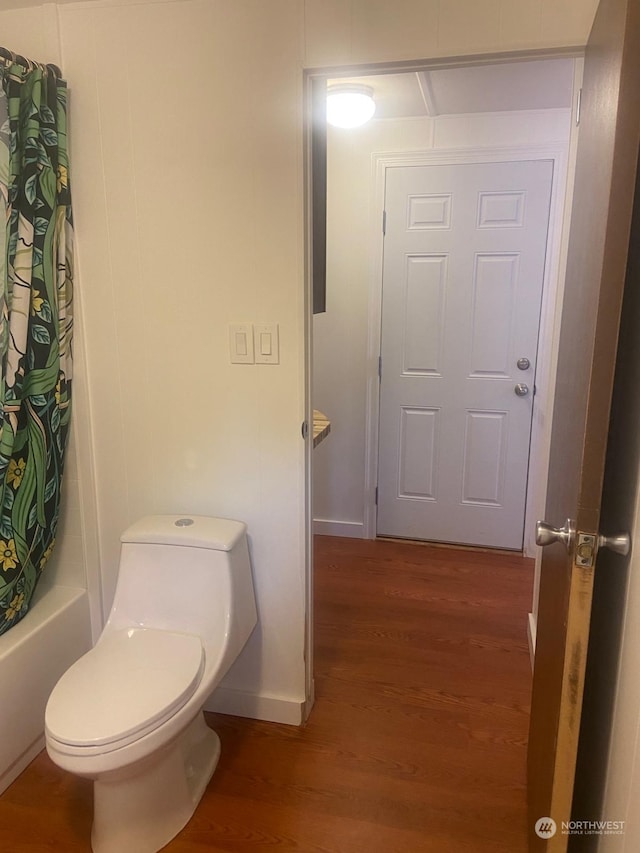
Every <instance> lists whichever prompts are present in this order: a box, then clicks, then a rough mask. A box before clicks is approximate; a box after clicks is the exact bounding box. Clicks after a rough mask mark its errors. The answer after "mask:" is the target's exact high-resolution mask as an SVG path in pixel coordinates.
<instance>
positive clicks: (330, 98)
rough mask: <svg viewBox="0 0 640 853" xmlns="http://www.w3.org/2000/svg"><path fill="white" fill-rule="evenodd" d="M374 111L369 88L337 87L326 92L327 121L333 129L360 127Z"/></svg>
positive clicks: (371, 93)
mask: <svg viewBox="0 0 640 853" xmlns="http://www.w3.org/2000/svg"><path fill="white" fill-rule="evenodd" d="M375 111H376V105H375V101H374V100H373V89H372V88H371V87H370V86H352V85H347V84H344V85H338V86H330V87H329V89H328V90H327V121H328V122H329V124H331V125H333V126H334V127H360V125H361V124H365V123H366V122H368V121H369V119H370V118H372V117H373V114H374V113H375Z"/></svg>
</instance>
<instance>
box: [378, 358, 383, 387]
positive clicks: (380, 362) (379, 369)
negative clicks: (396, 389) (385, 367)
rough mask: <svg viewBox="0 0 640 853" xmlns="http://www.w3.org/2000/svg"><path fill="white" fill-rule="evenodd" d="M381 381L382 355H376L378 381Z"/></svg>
mask: <svg viewBox="0 0 640 853" xmlns="http://www.w3.org/2000/svg"><path fill="white" fill-rule="evenodd" d="M381 381H382V356H381V355H379V356H378V382H381Z"/></svg>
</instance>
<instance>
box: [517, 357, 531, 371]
mask: <svg viewBox="0 0 640 853" xmlns="http://www.w3.org/2000/svg"><path fill="white" fill-rule="evenodd" d="M516 364H517V366H518V370H529V368H530V367H531V362H530V361H529V359H528V358H519V359H518V360H517V361H516Z"/></svg>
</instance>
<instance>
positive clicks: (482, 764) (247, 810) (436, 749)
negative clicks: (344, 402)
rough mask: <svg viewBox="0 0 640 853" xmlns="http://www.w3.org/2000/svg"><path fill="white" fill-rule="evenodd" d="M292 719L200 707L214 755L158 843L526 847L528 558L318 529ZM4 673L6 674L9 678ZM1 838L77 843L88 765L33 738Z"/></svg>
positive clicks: (76, 848) (285, 847)
mask: <svg viewBox="0 0 640 853" xmlns="http://www.w3.org/2000/svg"><path fill="white" fill-rule="evenodd" d="M315 547H316V567H315V572H316V613H315V620H316V650H315V672H316V704H315V707H314V710H313V711H312V714H311V717H310V719H309V721H308V723H307V724H306V725H305V726H304V727H302V728H299V729H297V728H293V727H289V726H282V725H275V724H272V723H262V722H256V721H252V720H245V719H240V718H233V717H224V716H221V715H215V714H209V715H208V720H209V722H210V723H211V725H212V726H213V727H214V728H215V729H216V730H217V731H218V733H219V734H220V737H221V740H222V757H221V759H220V765H219V767H218V770H217V772H216V774H215V776H214V778H213V780H212V782H211V784H210V785H209V788H208V790H207V792H206V794H205V796H204V798H203V800H202V803H201V806H200V808H199V809H198V811H197V812H196V815H195V817H194V818H193V820H192V821H191V823H190V824H189V825H188V827H187V828H186V829H185V830H184V831H183V832H182V833H181V834H180V836H179V837H178V838H177V839H175V840H174V841H173V842H171V843H170V844H169V845H168V846H167V847H166V848H164V849H165V850H166V851H167V853H199V851H203V853H204V851H207V853H250V851H266V850H272V849H277V850H281V851H299V853H363V851H366V853H489V851H491V853H525V850H526V839H525V811H526V809H525V759H526V737H527V725H528V709H529V694H530V684H531V671H530V665H529V653H528V648H527V640H526V619H527V611H528V608H529V606H530V602H531V583H532V576H533V561H531V560H525V559H523V558H522V557H520V556H518V555H511V554H508V553H505V552H499V553H495V552H494V553H490V552H480V551H472V550H455V549H451V548H442V547H431V546H427V545H415V544H410V543H401V542H390V541H374V542H372V541H363V540H357V539H338V538H333V537H316V543H315ZM6 687H7V685H5V688H6ZM0 821H1V822H2V826H3V849H6V850H8V851H9V850H10V851H11V853H22V851H25V853H45V851H50V850H52V849H59V850H64V851H65V853H89V851H90V845H89V835H90V826H91V783H90V782H88V781H87V780H82V779H77V778H75V777H72V776H70V775H67V774H64V773H63V772H62V771H60V770H58V768H56V767H55V766H54V765H53V764H52V763H51V762H50V761H49V759H48V757H47V756H46V753H42V754H41V755H39V756H38V758H37V759H36V760H35V761H34V762H33V763H32V764H31V765H30V767H29V768H28V769H27V770H26V771H25V773H23V775H22V776H21V777H19V779H18V780H17V781H16V782H15V783H14V784H13V785H12V786H11V787H10V788H9V789H8V790H7V791H6V792H5V794H4V795H3V796H2V797H0Z"/></svg>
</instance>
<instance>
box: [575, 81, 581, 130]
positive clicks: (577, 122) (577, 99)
mask: <svg viewBox="0 0 640 853" xmlns="http://www.w3.org/2000/svg"><path fill="white" fill-rule="evenodd" d="M581 106H582V89H578V94H577V96H576V125H578V124H580V107H581Z"/></svg>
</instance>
